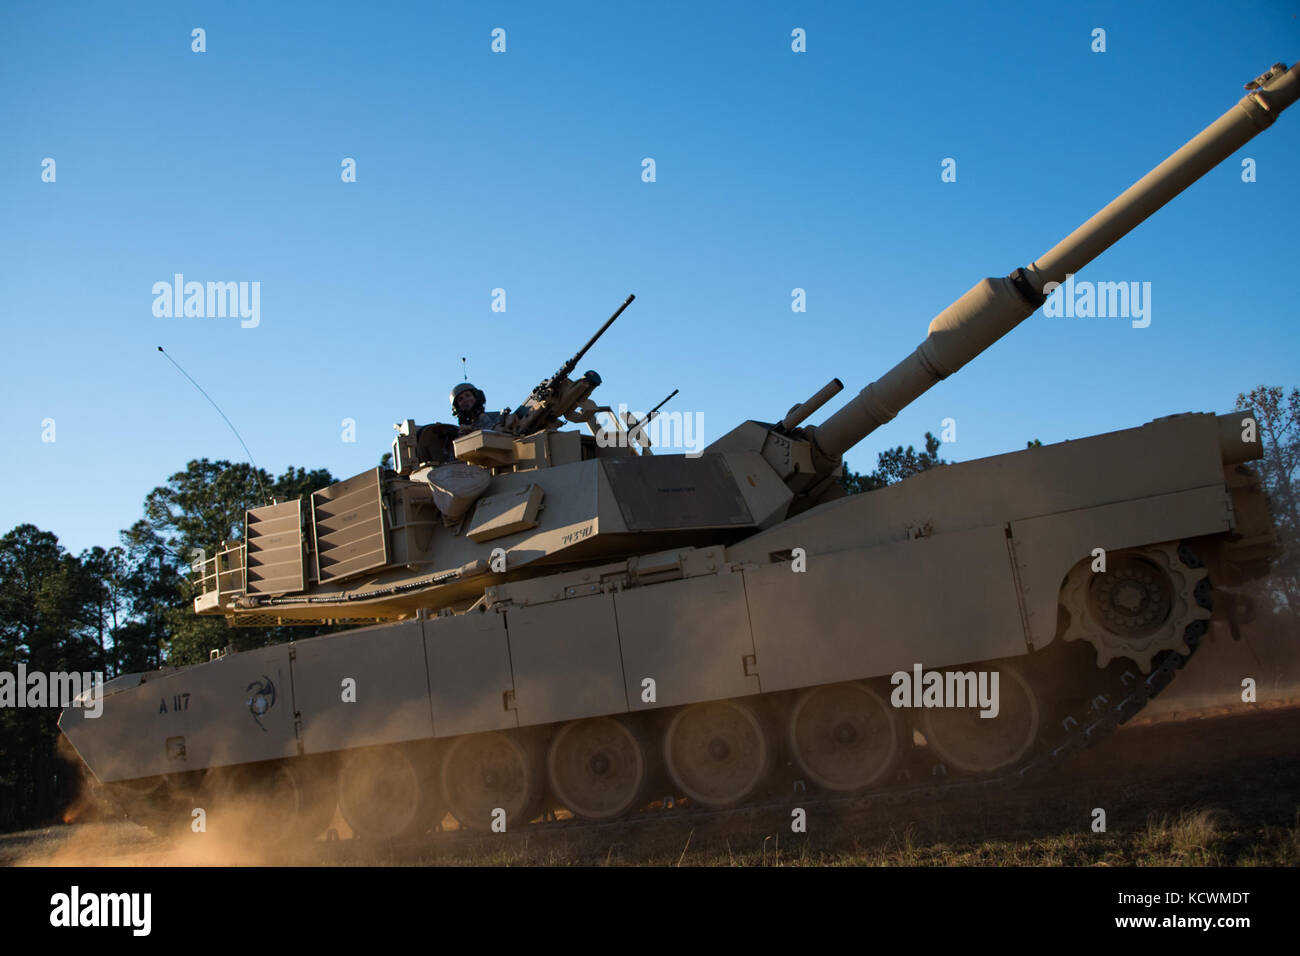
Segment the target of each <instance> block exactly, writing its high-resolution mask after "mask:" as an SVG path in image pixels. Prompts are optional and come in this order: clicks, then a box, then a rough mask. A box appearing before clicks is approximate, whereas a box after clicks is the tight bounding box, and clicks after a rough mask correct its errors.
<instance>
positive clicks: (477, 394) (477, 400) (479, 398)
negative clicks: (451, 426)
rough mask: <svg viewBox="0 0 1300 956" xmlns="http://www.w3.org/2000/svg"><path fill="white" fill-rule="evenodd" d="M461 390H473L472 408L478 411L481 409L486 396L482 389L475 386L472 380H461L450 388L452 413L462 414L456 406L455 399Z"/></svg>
mask: <svg viewBox="0 0 1300 956" xmlns="http://www.w3.org/2000/svg"><path fill="white" fill-rule="evenodd" d="M463 392H473V393H474V408H475V409H476V410H477V411H479V412H481V411H483V409H484V407H485V406H486V405H487V396H486V395H484V394H483V390H482V389H480V388H476V387H475V386H474V384H473V383H472V382H461V383H460V384H459V385H457V386H456V387H455V388H453V389H452V390H451V413H452V414H453V415H456V416H460V415H461V414H462V413H461V410H460V409H459V408H457V407H456V399H458V398H460V396H461V394H462V393H463Z"/></svg>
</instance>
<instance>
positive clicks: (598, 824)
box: [110, 545, 1212, 862]
mask: <svg viewBox="0 0 1300 956" xmlns="http://www.w3.org/2000/svg"><path fill="white" fill-rule="evenodd" d="M1179 557H1180V558H1181V559H1182V560H1183V562H1184V563H1185V564H1187V565H1188V566H1189V567H1192V568H1200V567H1203V564H1202V562H1201V561H1200V560H1199V559H1198V558H1197V556H1196V555H1195V554H1194V553H1193V552H1192V551H1191V549H1190V548H1188V547H1187V546H1186V545H1181V546H1180V547H1179ZM1206 583H1207V582H1205V580H1204V579H1203V582H1202V586H1200V587H1198V588H1197V589H1196V592H1195V600H1196V603H1197V604H1198V605H1200V606H1201V607H1202V608H1205V609H1207V610H1209V609H1210V608H1211V606H1212V588H1211V587H1209V586H1205V584H1206ZM1208 630H1209V627H1208V621H1207V620H1204V619H1200V620H1195V621H1193V622H1192V623H1190V624H1188V625H1187V627H1186V628H1185V631H1184V643H1185V644H1186V647H1187V649H1188V652H1187V653H1186V654H1183V653H1181V652H1180V651H1176V650H1168V651H1162V652H1161V653H1160V654H1158V655H1157V656H1156V658H1155V661H1154V662H1153V666H1152V668H1151V671H1150V673H1148V674H1147V675H1145V676H1142V675H1141V674H1140V673H1138V667H1137V665H1135V664H1134V663H1133V662H1131V661H1123V660H1116V661H1113V662H1112V663H1111V664H1110V665H1109V666H1107V667H1106V668H1104V669H1102V668H1097V666H1096V664H1095V661H1093V660H1092V659H1091V657H1092V654H1091V653H1090V651H1091V649H1090V647H1089V645H1087V644H1086V642H1082V641H1080V642H1064V641H1061V640H1059V639H1058V640H1057V641H1054V642H1053V643H1052V644H1051V645H1049V646H1048V647H1047V648H1045V649H1044V650H1042V651H1039V652H1036V654H1033V655H1030V656H1029V657H1022V658H1013V659H1012V661H1013V662H1015V663H1021V662H1026V661H1031V662H1032V661H1037V662H1039V663H1040V665H1044V666H1045V667H1046V668H1048V670H1046V673H1047V675H1048V676H1049V677H1055V678H1056V679H1060V678H1061V677H1063V676H1065V675H1066V673H1068V675H1069V676H1070V677H1078V676H1080V675H1081V674H1087V676H1088V677H1089V678H1090V680H1089V681H1088V682H1087V683H1088V684H1089V686H1088V688H1087V690H1086V692H1085V691H1084V688H1083V687H1082V684H1081V683H1076V684H1075V685H1074V686H1072V687H1071V688H1070V697H1071V699H1072V700H1075V701H1079V700H1086V703H1085V704H1084V705H1082V706H1074V707H1061V708H1059V710H1058V711H1057V712H1055V713H1053V714H1051V715H1049V716H1050V718H1051V719H1050V720H1049V721H1047V722H1045V727H1044V729H1043V730H1042V731H1041V732H1040V735H1039V741H1038V743H1037V745H1036V747H1035V749H1034V750H1032V751H1031V753H1030V754H1029V755H1027V756H1026V757H1024V758H1022V759H1021V761H1020V762H1019V763H1018V764H1017V765H1016V766H1015V767H1013V768H1011V769H1009V770H1006V771H1002V772H995V773H993V774H988V775H978V776H975V775H973V776H962V777H953V778H952V779H947V778H948V770H947V767H946V766H945V765H944V764H943V763H942V762H941V761H939V760H937V759H936V758H935V756H934V755H933V754H930V755H929V757H928V759H927V756H926V755H927V754H928V753H929V752H928V751H927V750H925V748H915V749H914V750H913V752H912V754H911V756H910V759H908V760H907V761H906V762H905V764H904V766H903V768H902V769H900V770H898V771H896V772H895V774H894V775H893V779H892V781H891V782H890V783H888V784H885V785H881V786H877V787H875V788H873V789H871V790H868V791H865V792H861V793H853V794H844V795H836V794H829V793H824V792H819V791H817V790H815V789H803V790H799V789H796V787H795V786H792V787H791V789H790V790H788V791H784V792H782V793H781V795H780V796H776V797H769V798H767V799H762V798H760V799H756V800H752V801H750V802H747V803H746V804H744V805H742V806H739V807H730V808H710V807H704V806H699V805H691V804H690V803H689V801H688V802H687V803H686V805H682V804H674V805H672V806H665V807H663V808H655V807H650V808H646V809H642V810H638V811H633V812H631V813H629V814H626V815H624V816H622V817H619V818H617V819H614V820H609V821H590V820H583V819H581V818H578V817H572V818H569V819H557V818H556V817H555V816H554V814H553V812H551V811H547V813H546V814H545V816H544V817H542V818H540V819H536V820H534V821H533V822H530V823H528V824H526V825H523V826H518V825H516V826H513V827H512V828H511V829H510V830H509V832H508V834H499V833H488V832H484V831H481V830H471V829H465V828H461V829H458V830H442V829H441V827H440V826H435V827H433V828H432V830H430V831H429V832H426V833H425V834H422V835H420V836H414V837H404V838H395V839H392V840H384V841H377V840H373V839H371V840H367V839H363V838H360V837H357V838H353V839H351V840H339V839H337V834H334V833H330V832H327V833H326V838H325V839H324V840H323V841H321V840H317V841H316V842H315V844H314V846H315V848H316V849H318V850H319V851H320V853H321V854H323V855H324V856H326V857H328V858H330V859H332V860H334V861H336V862H338V861H341V860H342V861H345V860H346V858H347V857H348V856H350V855H351V851H356V852H359V853H364V852H366V848H376V847H380V846H383V847H387V848H392V849H398V848H410V849H413V850H414V849H417V848H419V847H429V848H433V847H437V848H439V849H443V848H457V847H462V848H471V847H473V848H477V847H480V846H489V845H491V844H492V842H493V841H495V840H499V839H500V838H501V837H502V836H507V835H509V836H515V837H518V836H519V835H521V834H522V835H527V836H529V837H532V836H538V837H541V838H543V839H547V838H550V837H552V836H555V837H564V838H567V836H570V835H575V834H577V835H584V834H585V835H600V834H606V835H608V834H618V833H631V832H637V831H644V830H646V829H652V828H654V827H656V826H659V825H661V824H669V823H673V824H674V825H676V824H679V823H700V824H704V823H707V822H709V821H717V820H727V821H743V820H745V819H747V818H756V817H766V816H771V815H775V814H788V813H789V811H790V809H792V808H794V807H800V808H802V809H804V810H805V811H806V812H807V814H808V816H809V817H811V818H817V817H822V818H826V817H834V816H839V815H847V814H854V813H860V812H862V811H868V810H870V809H872V808H874V807H878V806H898V805H902V804H914V803H922V802H925V803H935V802H941V801H945V800H951V799H958V798H961V797H963V796H966V795H970V794H978V793H989V792H999V793H1001V792H1006V791H1010V790H1012V789H1014V788H1017V787H1020V786H1021V785H1023V784H1024V783H1025V782H1027V781H1031V780H1037V779H1041V778H1042V777H1044V776H1045V775H1047V774H1049V773H1050V772H1051V771H1053V770H1055V769H1056V768H1057V767H1058V766H1059V765H1060V764H1062V763H1063V762H1064V761H1066V760H1067V759H1069V758H1070V757H1071V756H1073V755H1074V754H1076V753H1078V752H1080V751H1082V750H1084V749H1086V748H1088V747H1091V746H1093V745H1094V744H1096V743H1098V742H1099V741H1100V740H1101V739H1103V738H1104V737H1105V736H1106V735H1107V734H1109V733H1111V732H1112V731H1114V730H1116V729H1117V728H1118V727H1119V726H1120V725H1121V724H1123V723H1126V722H1127V721H1129V720H1130V719H1132V718H1133V717H1134V716H1135V715H1137V714H1138V713H1139V712H1140V711H1141V710H1142V708H1143V707H1145V706H1146V704H1147V703H1148V701H1150V700H1151V699H1152V698H1154V697H1156V696H1158V695H1159V694H1160V693H1161V692H1163V691H1164V690H1165V688H1167V687H1168V686H1169V684H1170V683H1171V682H1172V681H1173V679H1174V678H1175V677H1176V676H1177V674H1178V672H1179V671H1180V670H1181V669H1182V668H1183V667H1184V666H1185V665H1186V664H1187V662H1188V661H1189V660H1190V659H1191V658H1192V656H1193V655H1195V653H1196V651H1197V649H1198V648H1199V647H1200V645H1201V643H1202V641H1203V639H1204V637H1205V635H1206V633H1207V632H1208ZM1071 656H1073V657H1074V658H1075V660H1070V657H1071ZM1052 657H1056V658H1059V660H1057V661H1052V660H1051V658H1052ZM1044 662H1045V664H1044ZM1080 662H1083V663H1086V664H1087V666H1088V667H1089V668H1090V670H1089V671H1082V670H1079V669H1077V668H1079V667H1080ZM990 663H991V662H990ZM1070 665H1073V668H1071V667H1070ZM1067 668H1069V669H1068V670H1064V669H1067ZM1031 683H1037V681H1034V680H1031ZM1039 689H1040V696H1042V697H1043V699H1044V700H1045V701H1049V702H1050V701H1053V700H1054V697H1053V695H1052V693H1051V691H1050V690H1047V689H1043V688H1039ZM760 699H761V696H760ZM779 772H780V771H779V769H778V772H777V773H776V774H774V777H775V776H778V775H779ZM927 773H928V775H930V776H940V777H944V778H945V779H944V780H943V781H942V782H936V783H925V784H919V783H915V782H913V781H914V780H915V778H916V777H917V776H922V775H925V774H927ZM787 776H789V775H788V774H787ZM790 780H791V781H792V782H795V783H796V784H797V781H794V778H793V777H790ZM110 797H111V795H110ZM115 802H116V803H117V805H118V806H119V807H120V808H121V809H122V810H123V811H124V814H125V815H126V816H127V817H129V818H131V819H133V820H135V821H136V822H138V823H140V824H141V825H142V826H146V827H148V828H149V829H151V830H153V831H154V832H155V833H159V832H161V828H160V827H159V825H158V824H159V820H158V813H157V812H156V811H152V810H151V811H150V812H148V813H145V814H143V815H139V814H138V810H139V808H136V813H133V812H132V809H131V808H129V807H128V806H126V805H124V803H123V802H122V801H121V800H116V801H115ZM285 849H286V851H289V848H287V847H286V848H285ZM340 858H341V860H340Z"/></svg>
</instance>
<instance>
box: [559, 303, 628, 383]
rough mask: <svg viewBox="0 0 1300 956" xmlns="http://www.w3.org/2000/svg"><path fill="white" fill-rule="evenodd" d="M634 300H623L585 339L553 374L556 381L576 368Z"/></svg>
mask: <svg viewBox="0 0 1300 956" xmlns="http://www.w3.org/2000/svg"><path fill="white" fill-rule="evenodd" d="M635 298H636V296H635V295H629V296H628V297H627V298H626V299H624V300H623V304H622V305H620V306H619V307H618V308H617V309H616V310H615V311H614V314H613V315H611V316H610V317H609V318H608V319H606V320H605V324H604V325H602V326H601V327H600V328H599V329H597V330H596V334H595V335H593V336H592V337H591V338H589V339H587V344H586V345H584V346H583V347H582V348H580V349H578V354H577V355H575V356H573V358H571V359H569V360H568V361H567V362H565V363H564V364H563V365H561V366H560V370H559V371H558V372H556V373H555V378H556V379H561V378H564V377H565V376H567V375H568V374H569V373H570V372H572V371H573V370H574V369H575V368H577V367H578V363H579V362H581V361H582V357H583V356H584V355H586V354H587V350H588V349H590V348H591V347H592V346H593V345H595V344H596V340H597V339H598V338H600V337H601V336H602V335H604V334H605V330H606V329H608V328H609V327H610V326H611V325H613V324H614V320H615V319H617V318H618V317H619V316H620V315H622V314H623V310H624V309H626V308H627V307H628V306H629V305H631V304H632V300H633V299H635Z"/></svg>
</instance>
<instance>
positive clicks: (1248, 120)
mask: <svg viewBox="0 0 1300 956" xmlns="http://www.w3.org/2000/svg"><path fill="white" fill-rule="evenodd" d="M1298 70H1300V64H1297V66H1295V67H1292V68H1291V69H1290V70H1288V69H1287V68H1286V66H1285V65H1283V64H1278V65H1276V66H1274V67H1273V69H1272V70H1270V71H1269V72H1268V73H1265V74H1264V75H1263V76H1261V77H1259V78H1258V79H1257V80H1255V82H1254V83H1252V84H1250V85H1248V86H1247V89H1248V90H1251V92H1250V93H1248V94H1247V95H1246V96H1244V97H1242V99H1241V100H1240V102H1238V103H1237V104H1236V105H1235V106H1233V107H1232V108H1231V109H1230V110H1228V111H1227V112H1226V113H1224V114H1223V115H1222V116H1220V117H1219V118H1218V119H1217V120H1215V121H1214V122H1213V123H1211V124H1210V125H1209V126H1207V127H1206V128H1205V129H1204V130H1202V131H1201V132H1200V133H1199V134H1198V135H1197V136H1196V137H1194V138H1193V139H1192V140H1190V141H1189V142H1188V143H1187V144H1186V145H1184V146H1183V147H1182V148H1181V149H1179V150H1178V151H1177V152H1176V153H1174V154H1173V155H1172V156H1170V157H1169V158H1168V159H1166V160H1165V161H1164V162H1163V163H1161V164H1160V165H1159V166H1157V167H1156V168H1155V169H1153V170H1151V172H1149V173H1147V174H1146V175H1145V176H1143V177H1142V178H1141V179H1139V180H1138V181H1137V182H1136V183H1134V184H1133V185H1132V186H1130V187H1129V188H1128V189H1126V190H1125V191H1124V192H1123V193H1122V194H1120V195H1119V196H1118V197H1117V198H1116V199H1114V200H1113V201H1112V202H1110V203H1109V204H1107V205H1106V207H1105V208H1103V209H1102V210H1101V211H1100V212H1098V213H1097V214H1096V215H1095V216H1093V217H1092V218H1091V219H1089V220H1088V221H1087V222H1085V223H1084V224H1083V225H1081V226H1080V227H1079V228H1078V229H1076V230H1074V232H1072V233H1070V234H1069V235H1068V236H1066V237H1065V238H1064V239H1062V240H1061V241H1060V242H1059V243H1057V244H1056V245H1055V246H1053V247H1052V248H1051V249H1050V250H1048V251H1047V252H1046V253H1045V254H1044V255H1043V256H1041V257H1040V258H1039V259H1038V260H1037V261H1036V262H1034V263H1033V264H1032V265H1030V266H1028V267H1026V268H1023V269H1017V270H1016V271H1015V272H1013V273H1012V274H1011V275H1009V276H1006V277H1005V278H994V279H984V280H983V281H981V282H980V283H978V284H977V285H976V286H975V287H974V288H972V289H971V290H970V291H969V292H967V293H966V294H965V295H963V296H962V297H961V298H960V299H958V300H957V301H956V302H954V303H953V304H952V305H950V306H948V308H946V309H944V310H943V311H942V312H940V313H939V314H938V315H937V316H935V318H934V320H933V321H931V323H930V329H929V334H928V335H927V336H926V339H925V341H924V342H922V343H921V344H920V345H919V346H918V347H917V349H916V351H914V352H913V353H912V354H911V355H909V356H908V357H907V358H905V359H904V360H903V361H901V362H899V363H898V364H897V365H895V366H894V367H893V368H892V369H890V370H889V371H888V372H886V373H885V374H884V375H883V376H882V377H881V378H880V379H878V380H877V381H875V382H872V383H871V384H870V385H868V386H867V387H866V388H864V389H863V390H862V391H861V392H860V393H858V395H857V396H856V397H854V398H853V400H852V401H850V402H849V403H848V404H847V405H845V406H844V407H843V408H841V409H840V410H839V411H837V412H836V413H835V414H834V415H832V416H831V417H830V418H828V419H826V421H825V422H823V423H822V424H821V425H818V426H816V427H815V428H809V429H808V431H809V432H810V433H812V435H813V441H814V442H815V443H816V446H817V448H818V450H820V452H821V453H822V454H823V455H824V456H826V458H827V459H829V460H838V459H839V458H840V456H842V455H843V454H844V452H846V451H847V450H848V449H850V448H852V447H853V446H854V445H856V444H857V443H858V442H859V441H861V440H862V439H863V438H865V437H866V436H867V435H869V434H871V433H872V432H873V431H875V430H876V429H877V428H879V427H880V426H881V425H883V424H885V423H886V422H888V421H889V420H890V419H892V418H893V417H894V416H895V415H897V414H898V413H899V411H901V410H902V409H903V408H904V407H905V406H907V405H908V404H910V403H911V402H912V401H913V400H915V399H916V398H917V397H918V396H919V395H921V394H922V393H924V392H925V391H926V390H927V389H929V388H930V386H932V385H933V384H934V383H935V382H937V381H939V380H940V379H943V378H947V377H948V376H949V375H951V374H952V373H953V372H955V371H957V370H958V369H959V368H961V367H962V366H963V365H965V364H966V363H967V362H969V361H970V360H971V359H973V358H974V357H975V356H977V355H979V354H980V353H981V352H983V351H984V350H985V349H986V348H988V347H989V346H990V345H992V344H993V343H994V342H996V341H997V340H998V339H1000V338H1001V337H1002V336H1004V335H1006V334H1007V333H1008V332H1010V331H1011V330H1012V329H1013V328H1015V327H1016V326H1017V325H1019V324H1020V323H1021V322H1023V321H1024V320H1025V319H1027V318H1029V316H1031V315H1032V314H1033V313H1034V312H1035V311H1037V309H1038V307H1039V306H1040V305H1042V304H1043V301H1044V298H1045V297H1044V290H1045V287H1046V286H1047V285H1048V283H1052V282H1056V283H1063V282H1064V281H1065V279H1066V276H1068V275H1073V274H1074V273H1077V272H1078V271H1079V270H1080V269H1082V268H1083V267H1084V266H1085V265H1087V264H1088V263H1089V262H1091V261H1092V260H1093V259H1095V258H1097V256H1099V255H1101V254H1102V253H1103V252H1105V251H1106V250H1107V249H1108V248H1110V247H1111V246H1112V245H1114V244H1115V243H1116V242H1118V241H1119V240H1120V239H1122V238H1123V237H1124V236H1125V235H1127V234H1128V233H1129V232H1130V231H1131V230H1132V229H1134V228H1135V227H1136V226H1138V225H1139V224H1141V223H1142V222H1143V221H1144V220H1145V219H1146V218H1147V217H1149V216H1150V215H1151V214H1152V213H1154V212H1155V211H1156V210H1157V209H1159V208H1160V207H1161V206H1163V205H1164V204H1165V203H1167V202H1169V200H1171V199H1173V198H1174V197H1175V196H1177V195H1178V194H1179V193H1180V192H1182V191H1183V190H1184V189H1186V188H1187V187H1188V186H1190V185H1191V184H1192V183H1194V182H1196V180H1198V179H1200V178H1201V177H1202V176H1204V175H1205V174H1206V173H1207V172H1209V171H1210V170H1211V169H1213V168H1214V167H1215V166H1217V165H1218V164H1219V163H1221V162H1222V161H1223V160H1224V159H1226V158H1227V157H1228V156H1231V155H1232V153H1234V152H1235V151H1236V150H1238V149H1240V148H1241V147H1242V146H1243V145H1244V144H1245V143H1247V142H1249V141H1250V140H1251V139H1252V138H1254V137H1255V136H1256V135H1258V134H1259V133H1261V132H1263V131H1264V130H1266V129H1268V127H1269V126H1271V125H1273V121H1274V120H1275V119H1276V118H1277V115H1278V114H1279V113H1281V112H1282V110H1284V109H1286V107H1288V106H1290V105H1291V104H1292V103H1294V102H1295V100H1296V98H1297V97H1298V96H1300V72H1297V71H1298Z"/></svg>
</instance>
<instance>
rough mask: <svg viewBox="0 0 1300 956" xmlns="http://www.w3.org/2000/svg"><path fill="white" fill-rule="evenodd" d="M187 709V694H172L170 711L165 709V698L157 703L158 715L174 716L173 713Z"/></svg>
mask: <svg viewBox="0 0 1300 956" xmlns="http://www.w3.org/2000/svg"><path fill="white" fill-rule="evenodd" d="M189 709H190V695H189V694H172V700H171V709H170V710H168V707H167V698H166V697H163V698H161V699H160V700H159V701H158V713H160V714H166V713H172V714H174V713H176V712H177V711H181V710H189Z"/></svg>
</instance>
